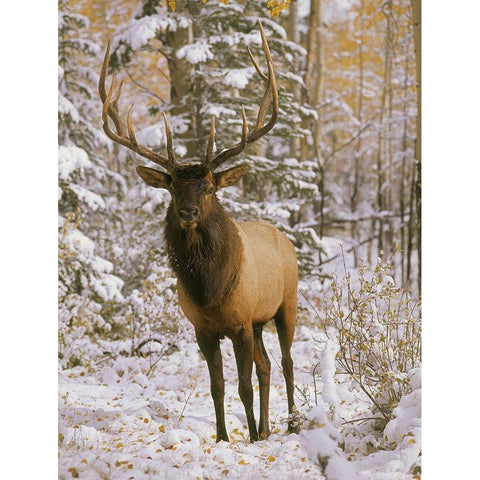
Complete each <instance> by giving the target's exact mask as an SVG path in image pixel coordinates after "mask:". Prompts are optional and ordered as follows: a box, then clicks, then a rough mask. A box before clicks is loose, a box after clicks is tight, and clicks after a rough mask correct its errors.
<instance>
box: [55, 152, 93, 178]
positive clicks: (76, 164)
mask: <svg viewBox="0 0 480 480" xmlns="http://www.w3.org/2000/svg"><path fill="white" fill-rule="evenodd" d="M91 166H92V164H91V162H90V160H89V159H88V155H87V152H85V150H83V149H81V148H78V147H75V146H73V145H72V146H68V147H66V146H63V145H60V146H59V147H58V175H59V177H60V178H61V179H63V180H67V179H68V178H69V177H70V175H71V174H72V172H74V171H75V170H79V169H84V168H89V167H91Z"/></svg>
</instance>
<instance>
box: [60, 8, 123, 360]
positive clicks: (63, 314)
mask: <svg viewBox="0 0 480 480" xmlns="http://www.w3.org/2000/svg"><path fill="white" fill-rule="evenodd" d="M87 25H88V19H87V18H86V17H84V16H82V15H79V14H78V13H74V12H70V11H68V7H67V3H66V2H63V1H62V2H60V11H59V107H58V115H59V129H58V135H59V152H58V161H59V170H58V174H59V180H58V186H59V262H58V273H59V324H60V325H59V336H60V339H59V348H60V352H59V353H60V358H61V366H69V365H70V366H71V365H73V364H76V363H82V362H83V359H88V358H91V354H92V351H91V349H92V348H94V345H93V344H92V343H90V341H89V339H88V334H89V333H93V332H94V331H96V333H99V331H100V330H104V331H106V330H108V329H109V325H108V324H107V323H106V322H105V313H104V311H102V309H104V307H105V306H106V305H107V304H109V303H112V302H122V301H123V296H122V293H121V288H122V285H123V281H122V280H121V279H120V278H118V277H117V276H116V275H114V274H113V264H112V263H111V262H109V261H107V260H106V259H105V258H103V257H102V256H100V255H98V247H97V245H96V242H95V241H94V240H92V238H91V236H92V235H91V233H92V230H93V229H94V228H95V225H96V223H97V221H98V216H97V215H98V213H99V212H101V211H106V210H108V204H109V202H111V199H109V193H108V191H106V184H107V180H109V179H112V178H116V177H115V174H114V173H113V172H111V171H110V170H109V169H108V168H107V167H106V165H105V163H104V162H102V161H101V160H100V159H99V158H98V157H97V156H96V155H95V149H96V148H98V146H99V144H100V143H101V142H102V141H103V140H102V136H103V134H101V133H100V131H98V130H97V129H96V128H95V126H94V124H93V123H92V121H91V118H92V115H93V111H94V110H95V109H96V106H95V104H94V103H93V101H92V99H93V91H94V90H93V88H94V87H93V81H94V80H95V74H94V73H93V70H92V69H91V68H90V66H89V63H88V60H89V58H90V57H94V56H96V55H97V53H98V47H97V46H96V45H95V44H94V43H92V42H91V41H90V40H88V39H86V38H85V37H86V35H85V33H84V32H85V28H86V27H87ZM117 180H118V179H117ZM85 335H87V336H85ZM92 338H93V337H92ZM87 350H90V352H88V354H87Z"/></svg>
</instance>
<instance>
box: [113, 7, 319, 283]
mask: <svg viewBox="0 0 480 480" xmlns="http://www.w3.org/2000/svg"><path fill="white" fill-rule="evenodd" d="M175 6H176V8H175V11H171V10H170V9H169V8H168V7H166V5H165V4H164V3H163V2H160V1H158V0H145V1H142V2H141V3H140V4H139V5H138V7H137V9H136V11H135V14H134V18H133V19H132V20H131V21H130V22H129V24H128V27H127V28H126V29H124V30H122V31H121V32H119V34H117V35H116V36H115V37H114V39H113V40H114V41H113V54H112V57H111V59H110V65H111V67H112V68H113V69H114V70H121V69H122V68H125V66H128V65H129V64H130V63H135V62H136V61H138V60H137V58H138V56H139V54H140V52H145V51H146V52H149V55H150V57H151V58H150V68H151V69H152V70H158V68H159V67H158V66H160V68H162V65H163V68H164V74H165V75H169V79H170V92H169V94H170V95H169V97H170V98H169V102H166V104H164V105H161V106H158V103H157V105H156V106H153V107H150V109H149V113H150V114H151V118H150V119H149V120H145V121H146V122H149V123H150V125H149V126H148V127H146V128H144V129H143V130H142V129H139V131H138V135H137V136H138V138H139V141H140V142H142V143H143V144H148V145H150V146H151V147H153V148H155V147H156V148H161V149H162V148H164V147H163V143H164V140H163V138H164V132H163V120H162V119H161V116H160V114H161V111H168V112H170V113H169V117H170V119H171V124H172V129H173V132H174V148H175V150H176V153H177V157H178V156H179V157H180V161H201V160H202V159H203V156H204V155H205V148H206V144H207V138H208V132H209V128H210V120H211V116H212V115H215V116H216V119H217V121H216V123H217V138H216V146H217V149H218V150H220V149H222V148H226V147H229V146H231V145H232V144H234V143H236V142H237V141H238V139H239V138H240V135H241V124H242V120H241V107H242V105H243V106H244V107H245V110H246V113H247V118H248V120H249V125H250V128H253V125H254V119H255V118H256V115H257V109H258V106H259V105H260V103H261V95H262V94H263V81H262V80H261V78H260V77H259V76H258V75H257V73H256V72H255V68H254V67H253V65H252V63H251V61H250V59H249V55H248V50H247V47H249V48H250V50H251V51H252V54H253V56H254V58H256V59H257V62H258V63H259V65H260V68H261V69H263V70H266V66H265V65H264V64H262V60H263V54H262V51H261V41H260V34H259V31H258V26H257V23H256V22H257V19H258V18H259V19H261V21H262V23H263V25H264V28H265V31H266V34H267V37H268V40H269V45H270V49H271V51H272V55H273V58H274V64H275V69H276V76H277V81H278V84H279V95H280V117H279V121H278V123H277V125H276V127H275V129H274V130H273V131H272V132H270V133H269V135H268V136H267V137H266V138H264V139H262V140H261V141H258V142H256V143H255V144H254V145H252V146H250V147H248V148H247V149H246V151H245V153H244V154H243V159H244V160H247V161H248V163H249V164H250V165H251V170H250V172H249V174H248V175H247V176H246V177H245V179H244V181H243V182H242V184H241V186H240V187H237V188H231V189H229V191H227V192H225V193H224V194H223V195H222V197H223V198H222V201H223V203H224V204H225V205H226V207H227V209H228V210H229V211H230V212H231V213H232V215H233V216H234V217H235V218H236V219H239V220H242V219H247V218H248V219H252V218H261V219H264V220H266V221H270V222H272V223H274V224H275V225H277V226H278V227H280V228H281V229H282V230H284V231H285V233H287V235H288V236H289V237H290V238H291V239H292V240H293V241H294V242H295V244H296V246H297V250H298V253H299V258H300V268H301V272H302V273H303V274H304V275H307V274H312V273H318V252H319V249H320V248H321V243H320V240H319V238H318V236H317V235H316V234H315V232H314V230H313V229H312V228H310V226H308V225H303V224H301V223H299V222H300V220H301V218H302V217H301V215H300V214H299V212H300V210H301V209H302V207H303V206H304V205H305V204H306V203H307V202H309V201H310V200H311V199H312V198H313V196H314V195H316V193H317V186H316V184H315V181H316V172H315V168H316V165H315V163H314V162H310V161H304V162H302V163H300V162H299V161H298V160H297V159H296V158H290V157H291V155H290V147H289V145H290V140H291V138H292V137H293V136H296V135H300V134H301V132H299V127H298V125H299V123H300V121H301V120H302V119H308V118H310V117H312V116H314V115H315V112H314V111H313V110H311V109H309V108H308V107H305V106H304V105H302V104H300V103H299V102H298V101H297V100H295V99H294V97H293V94H292V93H291V91H292V85H295V84H297V85H300V86H301V87H303V79H302V76H301V75H299V73H298V72H296V71H295V70H294V68H293V66H294V61H295V64H298V59H299V58H301V57H304V56H305V54H306V51H305V49H304V48H302V47H301V46H300V45H298V44H296V43H294V42H292V41H289V40H287V34H286V31H285V29H284V28H283V27H282V26H281V25H280V24H279V23H277V22H276V21H275V20H274V19H272V17H271V16H269V15H268V13H267V11H266V9H265V5H262V4H261V3H260V2H257V1H253V0H252V1H233V0H232V1H230V2H228V5H225V4H223V3H221V2H207V3H206V4H203V3H201V2H176V5H175ZM152 75H154V73H153V72H152ZM182 157H183V158H182ZM234 161H238V159H237V160H234ZM152 195H154V194H152Z"/></svg>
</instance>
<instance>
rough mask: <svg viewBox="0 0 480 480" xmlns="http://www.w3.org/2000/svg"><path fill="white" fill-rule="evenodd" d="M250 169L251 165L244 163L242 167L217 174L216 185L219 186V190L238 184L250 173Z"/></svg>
mask: <svg viewBox="0 0 480 480" xmlns="http://www.w3.org/2000/svg"><path fill="white" fill-rule="evenodd" d="M249 168H250V165H248V164H247V163H242V165H238V166H236V167H232V168H229V169H228V170H223V171H222V172H217V173H215V174H214V175H215V184H216V186H217V190H219V189H220V188H225V187H229V186H230V185H233V184H234V183H237V182H238V181H239V180H240V179H241V178H242V177H243V176H244V175H245V174H246V173H247V172H248V169H249Z"/></svg>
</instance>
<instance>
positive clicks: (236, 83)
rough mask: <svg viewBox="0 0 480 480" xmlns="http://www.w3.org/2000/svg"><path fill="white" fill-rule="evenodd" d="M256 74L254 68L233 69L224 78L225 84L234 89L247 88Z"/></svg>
mask: <svg viewBox="0 0 480 480" xmlns="http://www.w3.org/2000/svg"><path fill="white" fill-rule="evenodd" d="M254 72H255V70H254V69H253V67H247V68H231V69H230V70H228V72H227V73H226V75H225V77H224V83H225V84H226V85H228V86H230V87H234V88H245V87H246V86H247V85H248V82H249V81H250V79H251V78H252V76H253V74H254Z"/></svg>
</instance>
